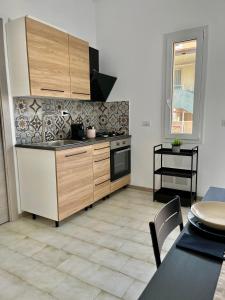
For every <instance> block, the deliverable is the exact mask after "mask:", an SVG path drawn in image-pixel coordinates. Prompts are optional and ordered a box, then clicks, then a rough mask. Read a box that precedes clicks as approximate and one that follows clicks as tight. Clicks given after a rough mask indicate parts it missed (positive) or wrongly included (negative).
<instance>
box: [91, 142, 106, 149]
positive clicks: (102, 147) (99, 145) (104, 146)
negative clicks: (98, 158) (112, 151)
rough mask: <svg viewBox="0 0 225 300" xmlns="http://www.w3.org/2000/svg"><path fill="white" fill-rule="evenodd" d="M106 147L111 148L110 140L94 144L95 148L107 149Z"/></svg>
mask: <svg viewBox="0 0 225 300" xmlns="http://www.w3.org/2000/svg"><path fill="white" fill-rule="evenodd" d="M106 148H110V145H109V142H104V143H99V144H95V145H93V149H94V150H100V149H106Z"/></svg>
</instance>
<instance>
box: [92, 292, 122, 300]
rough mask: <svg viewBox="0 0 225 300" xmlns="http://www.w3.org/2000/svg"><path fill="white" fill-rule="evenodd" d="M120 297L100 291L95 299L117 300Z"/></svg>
mask: <svg viewBox="0 0 225 300" xmlns="http://www.w3.org/2000/svg"><path fill="white" fill-rule="evenodd" d="M119 299H121V298H118V297H116V296H113V295H110V294H109V293H105V292H101V293H100V294H99V295H98V296H97V297H96V298H95V300H119Z"/></svg>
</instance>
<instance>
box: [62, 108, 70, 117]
mask: <svg viewBox="0 0 225 300" xmlns="http://www.w3.org/2000/svg"><path fill="white" fill-rule="evenodd" d="M68 115H69V112H68V110H66V109H64V110H62V111H61V116H62V117H66V116H68Z"/></svg>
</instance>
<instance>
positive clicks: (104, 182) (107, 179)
mask: <svg viewBox="0 0 225 300" xmlns="http://www.w3.org/2000/svg"><path fill="white" fill-rule="evenodd" d="M107 181H109V179H107V180H105V181H103V182H101V183H97V184H95V186H98V185H101V184H103V183H105V182H107Z"/></svg>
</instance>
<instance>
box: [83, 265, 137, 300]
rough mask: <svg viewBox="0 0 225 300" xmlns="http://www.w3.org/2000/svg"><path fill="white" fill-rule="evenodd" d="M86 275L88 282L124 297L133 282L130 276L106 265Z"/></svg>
mask: <svg viewBox="0 0 225 300" xmlns="http://www.w3.org/2000/svg"><path fill="white" fill-rule="evenodd" d="M85 275H86V276H85V280H86V282H88V283H89V284H91V285H94V286H96V287H98V288H100V289H102V290H103V291H105V292H108V293H110V294H112V295H114V296H117V297H122V295H123V294H124V293H125V292H126V290H127V289H128V287H129V286H130V285H131V283H132V282H133V279H131V278H130V277H128V276H126V275H123V274H122V273H119V272H116V271H112V270H110V269H107V268H105V267H100V268H99V269H98V270H96V271H93V272H90V273H89V275H87V274H85Z"/></svg>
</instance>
